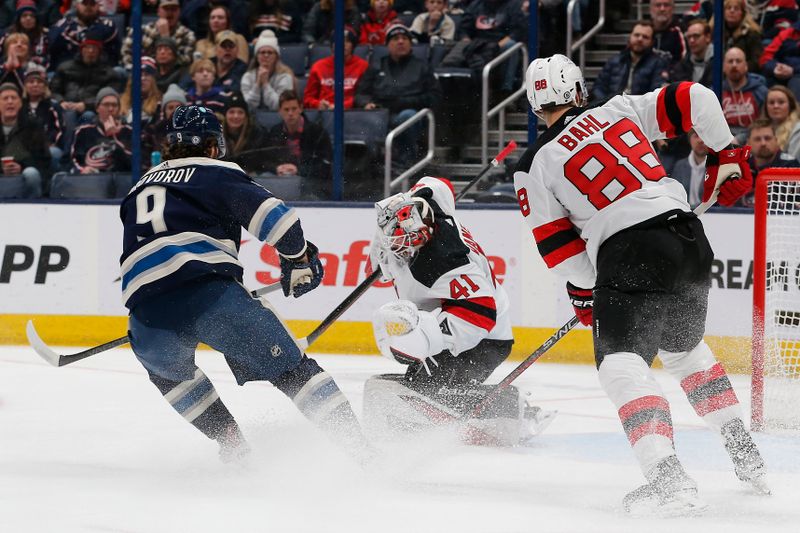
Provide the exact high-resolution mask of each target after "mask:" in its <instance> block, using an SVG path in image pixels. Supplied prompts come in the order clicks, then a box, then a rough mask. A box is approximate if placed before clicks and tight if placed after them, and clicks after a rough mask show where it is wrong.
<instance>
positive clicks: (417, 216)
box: [375, 193, 434, 260]
mask: <svg viewBox="0 0 800 533" xmlns="http://www.w3.org/2000/svg"><path fill="white" fill-rule="evenodd" d="M375 209H376V211H377V217H378V227H379V228H380V237H381V241H382V242H381V248H382V249H383V251H384V252H387V253H391V254H392V255H394V256H395V257H398V258H400V259H404V260H408V259H410V258H411V257H413V256H414V254H416V252H417V250H419V249H420V248H422V247H423V246H425V245H426V244H427V243H428V242H429V241H430V240H431V239H432V238H433V219H434V216H433V210H432V209H431V206H430V205H428V202H426V201H425V200H424V199H423V198H417V197H414V196H409V195H408V194H406V193H400V194H397V195H395V196H392V197H391V198H387V199H386V200H382V201H381V202H378V203H377V204H375Z"/></svg>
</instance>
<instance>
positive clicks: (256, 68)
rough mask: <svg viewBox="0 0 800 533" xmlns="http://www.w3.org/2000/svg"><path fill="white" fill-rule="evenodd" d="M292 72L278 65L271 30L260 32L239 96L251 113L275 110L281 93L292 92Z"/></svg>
mask: <svg viewBox="0 0 800 533" xmlns="http://www.w3.org/2000/svg"><path fill="white" fill-rule="evenodd" d="M294 88H295V79H294V73H293V72H292V69H290V68H289V67H287V66H286V65H284V64H283V63H282V62H281V47H280V46H279V45H278V39H277V38H276V37H275V34H274V33H273V32H272V30H264V31H263V32H262V33H261V35H260V36H259V37H258V40H257V41H256V44H255V46H254V47H253V59H252V60H251V61H250V68H249V69H248V70H247V72H246V73H245V74H244V76H242V94H243V95H244V99H245V100H246V101H247V105H249V106H250V110H251V111H256V110H257V109H267V110H269V111H277V110H278V101H279V99H280V95H281V94H282V93H283V92H284V91H289V90H294Z"/></svg>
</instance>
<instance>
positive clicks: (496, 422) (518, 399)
mask: <svg viewBox="0 0 800 533" xmlns="http://www.w3.org/2000/svg"><path fill="white" fill-rule="evenodd" d="M491 389H492V387H491V386H488V385H477V386H475V385H459V386H442V387H438V388H436V389H434V390H429V389H428V388H427V387H425V388H418V387H416V386H415V384H414V383H409V382H408V381H407V380H406V379H405V378H404V377H403V376H402V375H400V374H383V375H379V376H374V377H372V378H370V379H368V380H367V382H366V383H365V385H364V413H363V414H364V417H363V420H364V428H365V430H366V431H367V433H368V434H369V435H371V436H372V438H374V439H379V440H393V439H397V438H404V437H405V438H409V437H413V436H415V435H419V434H420V433H423V432H426V431H431V430H434V429H436V428H442V427H448V426H450V425H452V426H453V427H455V426H456V425H457V424H458V423H460V419H461V417H462V416H463V414H464V413H466V412H469V411H470V410H471V409H472V407H474V405H475V404H477V402H479V401H480V400H481V399H483V398H484V397H485V396H486V394H488V392H489V391H490V390H491ZM495 400H496V401H494V402H493V403H492V404H491V406H490V407H488V408H487V409H486V410H484V411H483V412H482V413H481V415H480V417H479V418H478V419H471V420H470V421H469V422H468V426H469V427H468V429H469V431H467V432H465V433H464V434H463V435H462V439H463V441H464V443H465V444H478V445H491V446H516V445H518V444H521V443H524V442H526V441H528V440H529V439H530V438H531V437H532V436H533V435H535V434H537V433H539V432H541V430H543V429H544V427H546V426H547V424H548V423H549V422H550V420H551V419H552V417H553V416H554V413H552V412H544V411H539V412H535V411H534V410H533V409H531V406H530V405H528V404H527V402H526V401H525V399H524V398H523V395H522V393H520V391H519V389H517V388H516V387H514V386H510V387H508V388H507V389H505V390H504V391H503V392H502V393H501V394H500V395H499V396H498V397H497V398H496V399H495Z"/></svg>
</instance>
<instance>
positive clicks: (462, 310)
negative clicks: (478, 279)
mask: <svg viewBox="0 0 800 533" xmlns="http://www.w3.org/2000/svg"><path fill="white" fill-rule="evenodd" d="M460 302H469V303H470V304H473V305H474V306H479V307H483V308H485V309H486V311H487V313H486V314H492V315H495V316H496V315H497V304H496V303H495V301H494V298H492V297H491V296H480V297H477V298H467V299H466V300H451V301H445V302H443V303H442V311H443V312H445V313H448V314H451V315H453V316H455V317H458V318H460V319H461V320H463V321H465V322H468V323H470V324H472V325H473V326H478V327H479V328H483V329H485V330H486V331H492V328H494V325H495V324H496V323H497V321H496V320H494V319H492V318H490V317H489V316H486V314H481V313H479V312H476V311H473V310H471V309H468V308H466V307H461V306H460V305H459V303H460Z"/></svg>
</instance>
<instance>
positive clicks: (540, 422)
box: [522, 404, 558, 442]
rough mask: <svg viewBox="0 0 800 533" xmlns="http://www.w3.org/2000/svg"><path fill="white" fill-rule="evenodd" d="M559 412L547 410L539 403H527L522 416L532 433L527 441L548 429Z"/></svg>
mask: <svg viewBox="0 0 800 533" xmlns="http://www.w3.org/2000/svg"><path fill="white" fill-rule="evenodd" d="M557 414H558V411H547V410H545V409H542V408H541V407H539V406H538V405H529V404H527V405H525V411H524V413H523V415H522V418H523V420H524V421H525V422H526V423H527V426H528V430H529V433H530V436H529V437H528V438H527V439H525V442H528V441H530V440H531V439H532V438H533V437H535V436H537V435H539V434H540V433H542V432H543V431H544V430H545V429H547V426H549V425H550V423H551V422H552V421H553V419H554V418H555V417H556V415H557Z"/></svg>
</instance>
